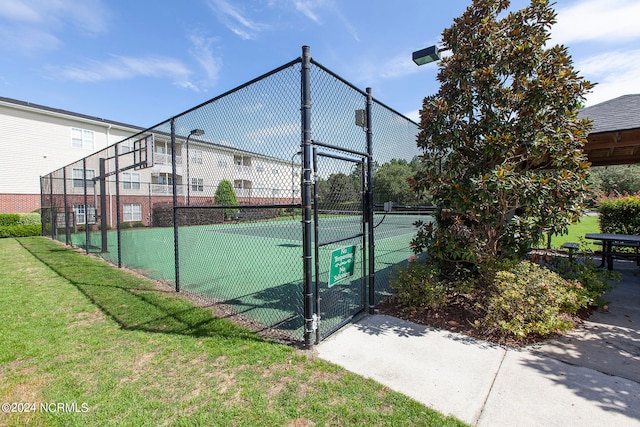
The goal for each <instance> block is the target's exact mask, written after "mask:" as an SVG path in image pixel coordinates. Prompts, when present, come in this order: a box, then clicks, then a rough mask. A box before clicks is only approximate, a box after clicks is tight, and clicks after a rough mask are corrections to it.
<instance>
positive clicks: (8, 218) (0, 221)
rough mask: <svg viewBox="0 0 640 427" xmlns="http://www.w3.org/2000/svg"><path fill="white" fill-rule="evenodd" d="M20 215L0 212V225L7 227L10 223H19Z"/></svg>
mask: <svg viewBox="0 0 640 427" xmlns="http://www.w3.org/2000/svg"><path fill="white" fill-rule="evenodd" d="M19 223H20V215H18V214H0V226H2V227H6V226H10V225H19Z"/></svg>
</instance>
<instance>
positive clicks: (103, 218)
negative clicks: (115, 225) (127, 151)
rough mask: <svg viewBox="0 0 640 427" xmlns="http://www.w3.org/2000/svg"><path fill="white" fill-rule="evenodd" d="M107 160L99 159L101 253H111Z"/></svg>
mask: <svg viewBox="0 0 640 427" xmlns="http://www.w3.org/2000/svg"><path fill="white" fill-rule="evenodd" d="M106 161H107V160H106V159H105V158H103V157H100V158H99V159H98V162H99V168H100V179H99V181H100V190H99V191H100V237H101V239H100V240H101V244H100V251H101V252H102V253H105V252H109V246H108V242H107V239H108V237H107V236H108V234H107V177H106V176H105V175H106V174H107V166H106Z"/></svg>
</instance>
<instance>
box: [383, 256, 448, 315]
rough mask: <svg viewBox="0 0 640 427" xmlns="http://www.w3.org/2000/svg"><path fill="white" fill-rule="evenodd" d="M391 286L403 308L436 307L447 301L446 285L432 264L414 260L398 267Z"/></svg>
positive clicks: (395, 297)
mask: <svg viewBox="0 0 640 427" xmlns="http://www.w3.org/2000/svg"><path fill="white" fill-rule="evenodd" d="M391 288H392V289H394V290H395V291H396V293H395V294H394V299H395V300H396V302H398V303H399V304H400V305H402V306H403V307H404V308H405V309H411V308H438V307H442V306H443V305H445V304H446V302H447V289H448V286H447V284H446V282H444V281H442V280H440V277H439V271H438V269H437V268H436V267H435V266H433V265H432V264H424V263H419V262H416V261H414V262H410V263H409V265H408V266H406V267H398V269H397V270H396V276H395V277H393V278H392V280H391Z"/></svg>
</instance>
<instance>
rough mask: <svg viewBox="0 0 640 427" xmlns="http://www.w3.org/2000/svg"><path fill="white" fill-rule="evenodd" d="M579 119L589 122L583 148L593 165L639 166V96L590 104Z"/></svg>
mask: <svg viewBox="0 0 640 427" xmlns="http://www.w3.org/2000/svg"><path fill="white" fill-rule="evenodd" d="M579 117H580V118H589V119H591V120H593V129H592V130H591V133H590V134H589V135H588V137H587V143H586V145H585V147H584V151H585V153H587V157H588V158H589V161H590V162H591V163H592V164H593V166H607V165H625V164H636V163H640V94H635V95H623V96H620V97H618V98H614V99H611V100H609V101H605V102H601V103H600V104H596V105H592V106H591V107H587V108H585V109H583V110H582V111H580V113H579Z"/></svg>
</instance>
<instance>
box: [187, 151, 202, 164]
mask: <svg viewBox="0 0 640 427" xmlns="http://www.w3.org/2000/svg"><path fill="white" fill-rule="evenodd" d="M189 161H190V162H191V163H196V164H198V165H201V164H202V150H191V151H190V152H189Z"/></svg>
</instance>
